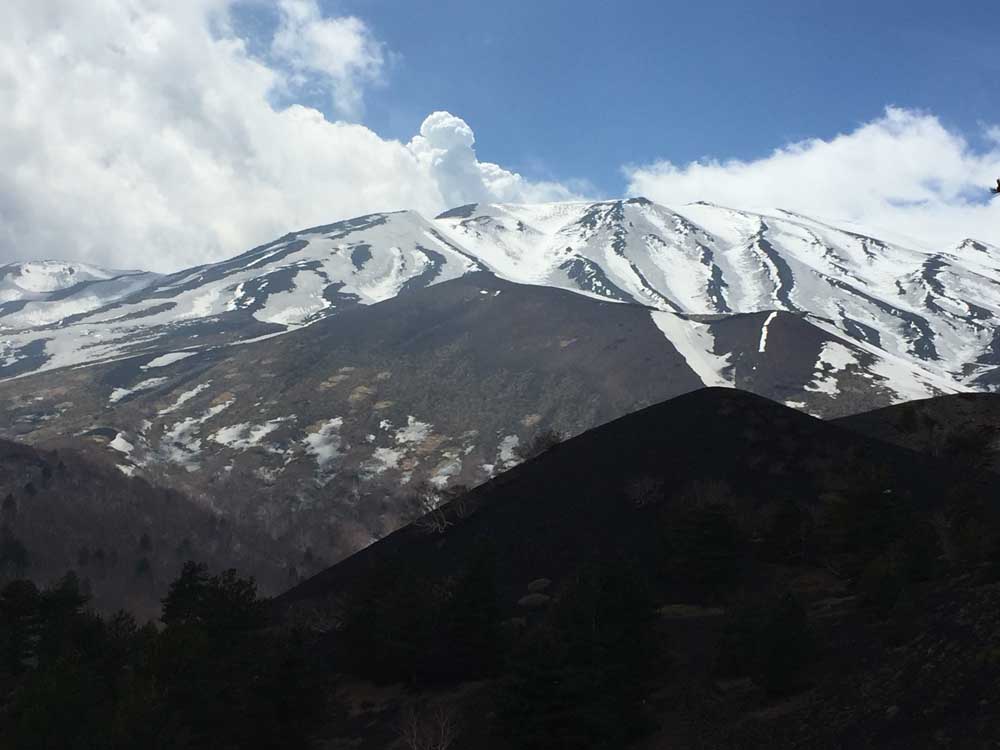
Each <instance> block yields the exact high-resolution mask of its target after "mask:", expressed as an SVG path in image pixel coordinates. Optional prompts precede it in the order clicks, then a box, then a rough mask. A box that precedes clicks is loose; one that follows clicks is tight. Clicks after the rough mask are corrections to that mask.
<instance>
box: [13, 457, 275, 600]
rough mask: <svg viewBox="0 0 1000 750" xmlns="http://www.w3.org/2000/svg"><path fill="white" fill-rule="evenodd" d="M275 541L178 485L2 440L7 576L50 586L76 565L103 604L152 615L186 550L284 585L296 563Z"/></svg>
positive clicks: (217, 565)
mask: <svg viewBox="0 0 1000 750" xmlns="http://www.w3.org/2000/svg"><path fill="white" fill-rule="evenodd" d="M272 547H273V545H271V544H269V542H268V539H267V537H266V536H264V535H262V534H260V533H259V532H257V531H255V530H253V529H250V528H248V527H247V526H245V525H240V524H236V523H232V522H230V521H228V520H226V519H224V518H221V517H220V516H219V515H218V514H217V513H212V512H210V511H209V510H207V509H206V508H204V507H203V506H202V505H200V504H198V503H195V502H192V501H191V500H190V499H188V498H187V497H185V496H184V495H182V494H180V493H178V492H175V491H171V490H164V489H162V488H158V487H154V486H152V485H150V484H149V483H148V482H146V481H145V480H142V479H138V478H136V479H131V478H128V477H125V476H122V474H121V473H120V472H119V471H117V470H116V469H114V468H113V467H109V466H107V465H106V464H104V463H101V462H94V461H90V460H88V459H87V458H86V457H84V456H82V455H80V454H78V453H76V452H75V451H67V450H61V451H58V452H55V451H42V450H37V449H35V448H33V447H31V446H27V445H21V444H18V443H11V442H8V441H4V440H0V582H2V581H5V580H8V579H9V578H11V577H14V576H26V577H28V578H31V579H32V580H34V581H35V582H36V583H37V584H38V585H44V584H48V583H51V582H53V581H55V580H56V579H58V578H59V577H61V576H62V575H64V574H65V573H66V572H67V571H71V570H72V571H74V572H76V574H77V576H78V577H79V578H80V579H81V580H83V581H85V586H86V587H87V589H88V590H89V591H90V592H91V593H92V594H93V597H94V605H95V606H96V607H98V608H99V609H101V610H103V611H106V612H111V611H114V610H116V609H119V608H127V609H129V610H130V611H132V612H133V613H135V614H136V615H138V616H140V617H155V616H156V615H157V614H158V612H159V600H160V598H161V597H162V596H163V595H164V594H165V593H166V589H167V585H168V584H169V583H170V581H172V580H173V579H174V578H175V577H176V575H177V573H178V572H179V570H180V567H181V564H182V563H183V562H184V560H186V559H189V558H196V559H199V560H203V561H205V562H207V563H209V564H211V565H212V567H213V568H214V569H221V568H228V567H231V566H237V567H239V568H240V569H242V570H245V571H246V572H247V573H248V574H252V575H255V576H256V577H257V578H258V580H260V582H261V585H262V586H263V588H265V589H266V590H269V591H273V590H276V589H279V588H280V587H281V586H283V585H287V582H288V580H289V568H288V565H289V561H288V560H287V559H286V558H283V557H281V556H280V555H277V554H275V551H274V550H273V548H272ZM293 580H294V579H293Z"/></svg>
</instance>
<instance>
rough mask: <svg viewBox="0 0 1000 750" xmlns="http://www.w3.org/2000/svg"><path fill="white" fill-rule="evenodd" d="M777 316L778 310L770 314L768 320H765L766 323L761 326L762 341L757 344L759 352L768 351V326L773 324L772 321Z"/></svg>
mask: <svg viewBox="0 0 1000 750" xmlns="http://www.w3.org/2000/svg"><path fill="white" fill-rule="evenodd" d="M776 317H778V312H777V310H775V311H774V312H772V313H771V314H770V315H768V316H767V320H765V321H764V325H762V326H761V327H760V343H759V344H758V345H757V352H758V353H759V354H763V353H764V352H766V351H767V327H768V326H769V325H771V321H772V320H774V319H775V318H776Z"/></svg>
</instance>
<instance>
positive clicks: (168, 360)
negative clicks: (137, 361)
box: [141, 352, 198, 370]
mask: <svg viewBox="0 0 1000 750" xmlns="http://www.w3.org/2000/svg"><path fill="white" fill-rule="evenodd" d="M197 353H198V352H170V353H168V354H163V355H161V356H159V357H157V358H156V359H151V360H150V361H149V362H147V363H146V364H144V365H143V366H142V368H141V369H143V370H152V369H153V368H154V367H166V366H167V365H172V364H173V363H174V362H180V361H181V360H182V359H187V358H188V357H193V356H194V355H195V354H197Z"/></svg>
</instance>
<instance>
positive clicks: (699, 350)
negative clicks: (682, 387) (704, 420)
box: [652, 312, 734, 388]
mask: <svg viewBox="0 0 1000 750" xmlns="http://www.w3.org/2000/svg"><path fill="white" fill-rule="evenodd" d="M652 316H653V322H654V323H656V327H657V328H659V329H660V330H661V331H663V335H664V336H666V337H667V340H668V341H669V342H670V343H671V344H673V345H674V348H675V349H676V350H677V351H678V352H679V353H680V355H681V356H682V357H684V361H685V362H687V364H688V367H690V368H691V369H692V370H694V373H695V375H697V376H698V377H699V378H701V382H702V383H704V384H705V385H706V386H719V387H723V388H732V387H734V386H733V382H732V380H730V379H729V378H727V377H726V375H725V371H726V369H727V368H728V367H729V362H728V361H727V359H726V357H725V356H720V355H718V354H715V345H714V339H713V337H712V333H711V331H710V330H709V328H708V324H706V323H698V322H695V321H693V320H690V319H688V318H683V317H681V316H680V315H675V314H673V313H666V312H654V313H652Z"/></svg>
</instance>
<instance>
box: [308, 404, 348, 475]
mask: <svg viewBox="0 0 1000 750" xmlns="http://www.w3.org/2000/svg"><path fill="white" fill-rule="evenodd" d="M343 426H344V419H343V417H334V418H333V419H329V420H327V421H326V422H324V423H323V424H321V425H320V427H319V429H318V430H316V432H313V433H311V434H309V435H306V438H305V440H304V441H303V443H305V447H306V452H308V453H311V454H312V455H313V456H314V457H315V458H316V464H317V466H319V470H320V471H325V470H326V467H327V466H329V465H330V464H331V463H332V462H333V461H334V460H336V459H337V458H338V457H339V456H340V446H341V437H340V428H341V427H343Z"/></svg>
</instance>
